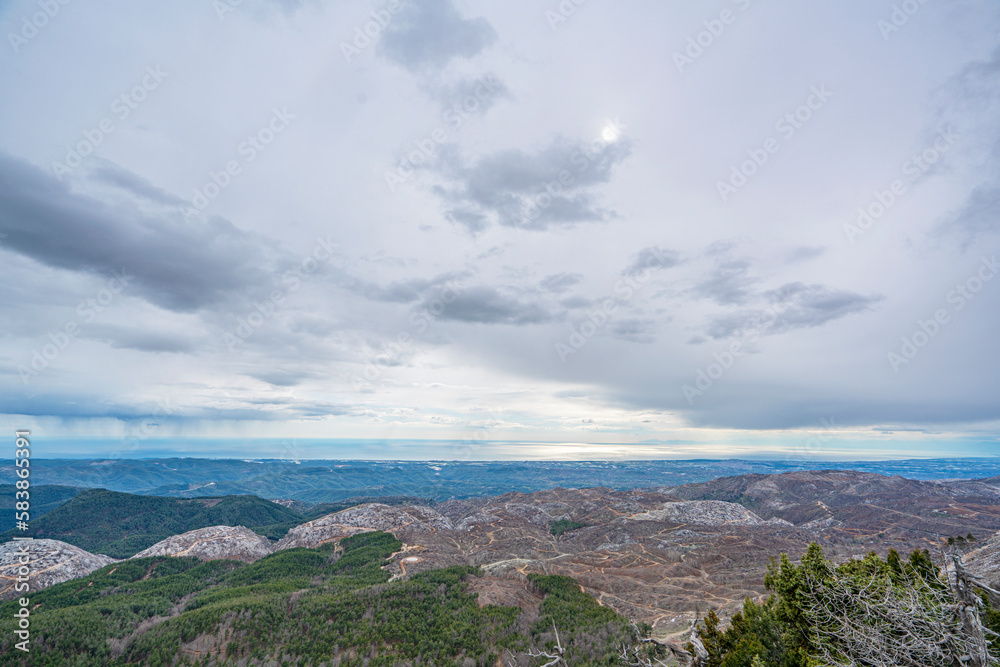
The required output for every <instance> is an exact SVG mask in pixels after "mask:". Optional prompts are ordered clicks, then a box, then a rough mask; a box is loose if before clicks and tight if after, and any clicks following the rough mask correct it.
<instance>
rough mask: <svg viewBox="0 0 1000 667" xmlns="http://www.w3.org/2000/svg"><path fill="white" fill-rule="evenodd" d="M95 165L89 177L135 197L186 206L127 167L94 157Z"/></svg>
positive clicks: (180, 200) (179, 199) (164, 203)
mask: <svg viewBox="0 0 1000 667" xmlns="http://www.w3.org/2000/svg"><path fill="white" fill-rule="evenodd" d="M94 162H95V166H94V167H92V168H91V169H90V171H89V174H88V175H89V176H90V178H91V179H93V180H95V181H97V182H100V183H105V184H107V185H110V186H112V187H115V188H118V189H120V190H125V191H127V192H130V193H132V194H133V195H135V196H136V197H139V198H142V199H146V200H148V201H151V202H153V203H156V204H163V205H166V206H179V207H182V208H186V207H187V206H188V202H186V201H184V200H183V199H181V198H180V197H178V196H177V195H175V194H172V193H170V192H167V191H166V190H164V189H162V188H159V187H157V186H155V185H153V184H152V183H150V182H149V181H147V180H146V179H145V178H143V177H141V176H139V175H137V174H134V173H132V172H131V171H129V170H128V169H125V168H124V167H121V166H120V165H117V164H115V163H114V162H111V161H110V160H104V159H102V158H95V159H94Z"/></svg>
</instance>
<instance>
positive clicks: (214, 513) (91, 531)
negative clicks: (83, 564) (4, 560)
mask: <svg viewBox="0 0 1000 667" xmlns="http://www.w3.org/2000/svg"><path fill="white" fill-rule="evenodd" d="M306 520H307V517H305V516H303V515H302V514H300V513H299V512H296V511H295V510H292V509H289V508H287V507H282V506H281V505H278V504H276V503H272V502H270V501H268V500H263V499H261V498H257V497H256V496H224V497H202V498H190V499H187V498H185V499H179V498H162V497H158V496H140V495H133V494H130V493H119V492H117V491H108V490H106V489H89V490H86V491H83V492H82V493H80V494H78V495H76V496H75V497H73V498H72V499H71V500H69V501H68V502H66V503H64V504H63V505H61V506H59V507H57V508H55V509H54V510H52V511H51V512H49V513H47V514H45V515H44V516H42V517H40V518H38V519H37V520H32V522H31V530H30V531H28V532H27V533H20V532H19V533H18V535H22V536H30V537H36V538H48V539H55V540H61V541H63V542H67V543H69V544H72V545H74V546H78V547H80V548H82V549H86V550H87V551H90V552H92V553H102V554H106V555H108V556H112V557H114V558H128V557H130V556H132V555H134V554H136V553H137V552H139V551H142V550H143V549H145V548H147V547H149V546H152V545H153V544H155V543H157V542H159V541H160V540H163V539H166V538H168V537H171V536H173V535H177V534H180V533H184V532H187V531H189V530H194V529H196V528H206V527H208V526H218V525H227V526H246V527H248V528H252V529H255V530H257V532H260V533H261V534H262V535H266V536H268V537H271V538H273V539H278V538H280V537H281V536H282V535H284V533H285V532H287V530H288V528H290V527H292V526H294V525H297V524H299V523H302V522H304V521H306ZM13 536H14V531H8V532H7V533H4V534H3V535H0V541H7V540H9V539H11V538H12V537H13Z"/></svg>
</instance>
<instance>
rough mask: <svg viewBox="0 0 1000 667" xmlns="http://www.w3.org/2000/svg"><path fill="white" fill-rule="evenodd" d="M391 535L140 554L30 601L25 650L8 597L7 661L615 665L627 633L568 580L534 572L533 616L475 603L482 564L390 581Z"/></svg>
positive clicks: (0, 633) (0, 647) (1, 608)
mask: <svg viewBox="0 0 1000 667" xmlns="http://www.w3.org/2000/svg"><path fill="white" fill-rule="evenodd" d="M401 546H402V543H401V542H399V540H397V539H396V538H395V537H393V536H392V535H391V534H388V533H381V532H372V533H363V534H359V535H355V536H352V537H348V538H345V539H343V540H341V541H340V545H339V547H336V548H334V547H333V545H324V546H323V547H322V548H320V549H304V548H297V549H289V550H286V551H280V552H278V553H275V554H273V555H271V556H268V557H266V558H263V559H261V560H259V561H257V562H256V563H253V564H250V565H246V564H242V563H239V562H235V561H228V560H216V561H208V562H201V561H198V560H197V559H193V558H170V557H155V558H141V559H134V560H129V561H124V562H121V563H115V564H113V565H109V566H107V567H104V568H102V569H100V570H98V571H96V572H94V573H92V574H91V575H89V576H87V577H82V578H80V579H74V580H72V581H68V582H65V583H62V584H58V585H56V586H52V587H50V588H48V589H46V590H44V591H41V592H39V593H36V594H34V595H32V596H31V598H30V607H31V609H32V612H31V633H32V642H31V644H32V648H31V653H30V655H29V654H19V652H18V651H17V650H16V649H14V646H13V642H14V641H16V640H15V639H12V638H13V637H14V629H15V625H14V617H13V614H14V612H15V610H16V609H17V602H16V601H8V602H5V603H3V604H2V605H0V638H2V639H0V654H3V655H4V664H11V665H25V666H27V665H32V666H35V667H42V666H49V665H51V666H53V667H54V666H56V665H58V666H60V667H63V666H83V665H128V664H142V665H247V664H250V665H264V664H269V665H340V666H342V667H362V666H367V667H378V666H380V665H385V666H390V665H456V666H463V667H464V666H468V665H490V666H492V665H496V664H498V661H499V660H500V659H501V658H502V657H503V656H504V655H505V652H506V651H511V652H514V653H518V652H523V651H524V650H525V649H527V648H528V647H529V645H530V646H538V647H552V646H555V637H554V635H553V632H552V629H553V627H556V628H558V630H559V633H560V639H561V642H562V645H563V646H564V647H566V649H567V654H566V656H567V659H568V660H570V664H573V665H581V666H589V665H613V664H617V662H616V657H615V656H616V646H617V645H618V644H620V643H622V642H628V641H631V639H632V628H631V626H630V625H629V624H628V623H627V621H626V620H625V619H624V618H622V617H621V616H619V615H617V614H616V613H614V612H613V611H611V610H609V609H607V608H606V607H602V606H600V605H598V604H597V602H596V601H595V600H594V599H593V598H592V597H591V596H589V595H587V594H585V593H583V592H582V590H581V588H580V587H579V585H578V584H577V583H576V581H574V580H573V579H571V578H569V577H563V576H543V575H532V576H531V577H530V583H529V586H531V587H533V589H534V590H535V591H536V592H538V593H539V594H540V595H543V596H544V598H543V601H542V604H541V607H540V611H539V615H538V617H537V618H534V619H532V618H528V617H527V616H526V615H525V614H524V613H523V612H522V611H521V610H520V609H519V608H516V607H499V606H489V605H487V606H484V607H480V606H479V604H478V602H477V600H476V597H475V595H473V594H470V593H469V592H467V590H466V588H467V585H468V582H469V581H470V580H471V579H473V578H475V577H477V576H479V569H478V568H475V567H468V566H456V567H450V568H446V569H440V570H432V571H430V572H425V573H421V574H417V575H414V576H412V577H410V578H409V579H408V580H406V581H395V582H392V583H389V582H388V579H389V574H388V572H386V571H385V570H383V569H382V568H381V566H382V565H383V564H384V563H385V562H386V558H387V557H389V556H390V555H391V554H392V553H394V552H395V551H397V550H399V549H400V548H401Z"/></svg>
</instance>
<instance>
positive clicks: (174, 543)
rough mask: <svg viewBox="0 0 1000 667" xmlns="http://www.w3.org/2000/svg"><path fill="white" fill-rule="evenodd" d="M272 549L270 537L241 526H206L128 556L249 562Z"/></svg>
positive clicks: (261, 556) (169, 538)
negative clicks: (221, 559) (192, 557)
mask: <svg viewBox="0 0 1000 667" xmlns="http://www.w3.org/2000/svg"><path fill="white" fill-rule="evenodd" d="M272 551H274V549H273V547H272V544H271V542H270V540H268V539H267V538H266V537H262V536H260V535H258V534H257V533H255V532H253V531H252V530H250V529H249V528H245V527H243V526H210V527H208V528H199V529H197V530H190V531H188V532H186V533H181V534H180V535H174V536H173V537H168V538H167V539H165V540H161V541H160V542H157V543H156V544H154V545H153V546H151V547H149V548H148V549H144V550H142V551H140V552H139V553H137V554H136V555H134V556H132V558H145V557H147V556H194V557H195V558H201V559H202V560H215V559H218V558H227V559H230V560H240V561H243V562H244V563H252V562H254V561H256V560H259V559H261V558H263V557H264V556H267V555H268V554H270V553H271V552H272Z"/></svg>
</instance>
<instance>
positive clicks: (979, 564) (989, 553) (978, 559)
mask: <svg viewBox="0 0 1000 667" xmlns="http://www.w3.org/2000/svg"><path fill="white" fill-rule="evenodd" d="M962 564H963V565H965V569H967V570H968V571H969V572H971V573H972V574H974V575H976V576H977V577H980V578H982V580H983V581H984V582H985V583H986V584H987V585H988V586H990V587H992V588H997V586H1000V533H996V534H995V535H994V536H993V537H991V538H990V539H988V540H987V541H986V543H985V544H983V546H981V547H979V548H978V549H973V550H972V551H969V552H968V553H966V554H965V556H963V557H962Z"/></svg>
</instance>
